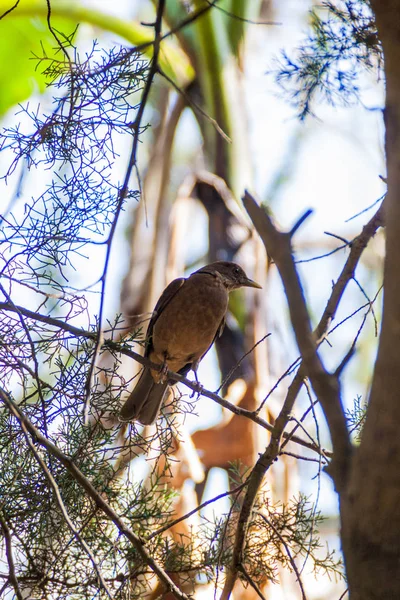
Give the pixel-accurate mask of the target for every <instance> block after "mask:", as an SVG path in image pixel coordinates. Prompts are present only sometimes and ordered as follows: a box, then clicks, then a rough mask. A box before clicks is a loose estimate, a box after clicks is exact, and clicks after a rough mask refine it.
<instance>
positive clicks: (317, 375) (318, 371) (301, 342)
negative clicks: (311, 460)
mask: <svg viewBox="0 0 400 600" xmlns="http://www.w3.org/2000/svg"><path fill="white" fill-rule="evenodd" d="M243 204H244V206H245V208H246V210H247V212H248V214H249V216H250V218H251V220H252V221H253V224H254V226H255V228H256V229H257V231H258V233H259V235H260V237H261V239H262V241H263V243H264V246H265V248H266V250H267V253H268V255H269V256H270V257H271V258H272V259H273V260H274V262H275V264H276V266H277V268H278V270H279V273H280V276H281V279H282V283H283V286H284V289H285V294H286V297H287V301H288V305H289V311H290V318H291V321H292V326H293V330H294V333H295V336H296V341H297V345H298V347H299V350H300V353H301V356H302V360H303V363H304V369H305V374H306V375H307V376H308V377H309V379H310V381H311V385H312V387H313V389H314V392H315V394H316V396H317V398H318V400H319V401H320V403H321V406H322V409H323V411H324V414H325V418H326V420H327V423H328V427H329V431H330V435H331V438H332V445H333V460H332V464H331V468H330V473H331V475H332V478H333V479H334V482H335V486H336V489H337V490H338V491H339V492H340V491H341V490H342V489H343V487H344V485H345V481H346V476H347V468H348V458H349V456H350V454H351V442H350V437H349V433H348V431H347V425H346V418H345V415H344V411H343V407H342V403H341V398H340V388H339V381H338V379H337V377H335V376H334V375H332V374H330V373H328V372H327V371H326V369H325V367H324V365H323V363H322V360H321V358H320V356H319V354H318V351H317V344H316V341H315V337H314V335H313V333H312V331H311V325H310V319H309V315H308V310H307V306H306V301H305V298H304V295H303V290H302V287H301V283H300V279H299V276H298V273H297V270H296V267H295V263H294V260H293V256H292V247H291V237H290V234H287V233H281V232H279V231H278V230H277V229H276V227H275V226H274V224H273V223H272V220H271V218H270V217H269V215H268V214H267V212H266V211H265V210H264V209H263V208H262V207H261V206H259V205H258V204H257V202H256V201H255V199H254V198H253V197H252V196H251V195H250V194H249V192H245V195H244V197H243ZM355 264H356V263H355ZM355 264H354V266H353V271H351V273H353V272H354V268H355ZM351 276H352V275H351ZM347 277H348V279H349V278H350V275H347ZM344 287H345V286H344ZM344 287H342V288H341V293H338V294H337V295H336V296H335V299H334V301H332V304H333V306H334V307H335V309H336V308H337V304H338V302H339V300H340V298H341V295H342V294H343V291H344ZM329 318H330V316H329V313H328V314H327V317H326V321H327V322H329Z"/></svg>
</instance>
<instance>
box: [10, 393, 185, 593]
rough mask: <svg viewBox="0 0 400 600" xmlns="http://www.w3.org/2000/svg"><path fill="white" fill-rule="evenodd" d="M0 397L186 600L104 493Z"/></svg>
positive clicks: (15, 407)
mask: <svg viewBox="0 0 400 600" xmlns="http://www.w3.org/2000/svg"><path fill="white" fill-rule="evenodd" d="M0 400H1V401H2V402H3V404H5V405H6V407H7V408H8V410H9V411H10V413H11V414H12V415H14V416H15V417H16V418H17V419H18V421H19V422H20V423H21V425H24V426H25V428H26V430H27V431H28V432H29V434H30V435H31V436H32V437H33V438H34V440H35V441H36V442H37V443H38V444H40V445H41V446H42V447H43V448H45V449H46V450H47V452H48V453H49V454H50V455H51V456H53V457H54V458H55V459H56V460H58V461H59V462H60V463H61V464H62V465H64V467H65V468H66V469H67V471H68V472H69V473H70V474H71V476H72V477H73V478H74V479H75V481H76V482H77V483H79V485H80V486H82V488H83V489H84V490H85V491H86V493H87V494H88V496H90V498H92V500H93V501H94V502H95V503H96V505H97V506H98V507H99V508H100V509H101V510H102V511H103V512H104V514H106V515H107V516H108V517H109V519H111V521H112V522H113V523H114V525H115V526H116V527H117V528H118V530H119V532H120V533H121V535H123V536H125V537H126V538H127V539H128V540H129V542H130V543H131V544H132V546H133V547H134V548H135V549H136V550H137V552H138V553H139V555H140V556H141V558H142V560H143V562H144V563H146V565H147V566H148V567H149V568H150V569H151V570H152V571H153V572H154V573H155V574H156V575H157V577H158V578H159V580H160V581H161V582H162V583H163V584H164V586H165V587H166V589H167V590H168V591H170V592H171V593H172V594H173V595H174V596H175V598H178V600H189V598H188V596H187V595H186V594H184V593H183V592H182V591H181V590H180V589H179V588H178V587H177V586H176V585H175V583H174V582H173V581H172V579H171V578H170V577H169V576H168V575H167V573H166V572H165V571H164V569H163V568H162V567H161V566H160V565H159V564H158V563H157V562H156V561H155V560H154V559H153V557H152V556H151V555H150V554H149V552H148V550H147V549H146V547H145V545H144V543H143V542H142V540H141V539H140V538H139V537H138V536H137V535H136V534H135V533H134V532H133V531H132V530H131V529H130V528H129V527H128V526H127V525H125V523H124V521H123V520H122V519H121V518H120V517H119V515H118V514H117V513H116V512H115V511H114V509H113V508H111V506H110V505H109V504H108V503H107V502H106V501H105V500H104V498H103V496H102V495H101V494H100V493H99V492H98V491H97V490H96V488H95V487H94V486H93V484H92V483H91V481H90V480H89V479H88V478H87V477H86V476H85V475H84V474H83V473H82V471H81V470H80V469H78V467H77V466H76V465H75V464H74V462H73V461H72V460H71V458H70V457H69V456H67V455H66V454H64V453H63V452H62V451H61V450H60V449H59V448H58V447H57V446H56V445H55V444H53V443H52V442H50V441H49V440H48V439H47V438H45V437H44V436H43V435H42V434H41V433H40V431H39V430H38V429H37V428H36V427H35V426H34V425H33V423H32V422H31V421H30V420H29V419H28V418H27V417H26V416H25V415H24V413H23V412H22V411H21V410H20V409H19V407H18V406H17V405H16V404H15V402H14V401H13V400H11V398H10V397H9V396H8V394H7V393H6V392H5V391H4V390H3V389H1V388H0Z"/></svg>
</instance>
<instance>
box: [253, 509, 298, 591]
mask: <svg viewBox="0 0 400 600" xmlns="http://www.w3.org/2000/svg"><path fill="white" fill-rule="evenodd" d="M257 514H258V516H259V517H261V518H262V519H263V521H265V522H266V523H267V525H268V526H269V527H271V529H272V531H273V532H274V533H275V535H276V536H277V537H278V538H279V541H280V542H281V544H282V546H283V547H284V548H285V550H286V554H287V555H288V559H289V562H290V564H291V565H292V569H293V571H294V572H295V573H296V577H297V581H298V584H299V587H300V590H301V597H302V600H307V597H306V593H305V591H304V586H303V582H302V581H301V575H300V572H299V569H298V568H297V565H296V562H295V560H294V558H293V556H292V553H291V552H290V548H289V546H288V544H287V542H286V541H285V540H284V538H283V537H282V535H281V534H280V533H279V531H278V530H277V528H276V527H275V525H274V524H273V523H272V521H270V520H269V519H267V517H266V516H265V515H263V514H262V513H260V512H258V513H257Z"/></svg>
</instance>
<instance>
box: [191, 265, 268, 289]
mask: <svg viewBox="0 0 400 600" xmlns="http://www.w3.org/2000/svg"><path fill="white" fill-rule="evenodd" d="M197 272H198V273H209V274H210V275H214V277H218V278H220V279H221V280H222V282H223V284H224V286H225V287H226V289H227V290H228V292H230V291H232V290H236V289H238V288H241V287H252V288H258V289H261V285H259V284H258V283H256V282H255V281H253V280H252V279H249V277H247V275H246V273H245V272H244V271H243V269H242V267H240V266H239V265H237V264H236V263H233V262H229V261H225V260H220V261H218V262H214V263H211V264H210V265H206V266H205V267H202V268H201V269H199V270H198V271H197Z"/></svg>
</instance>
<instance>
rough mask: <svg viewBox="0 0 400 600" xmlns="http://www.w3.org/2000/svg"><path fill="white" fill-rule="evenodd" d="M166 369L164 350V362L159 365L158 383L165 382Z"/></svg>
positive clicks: (167, 369)
mask: <svg viewBox="0 0 400 600" xmlns="http://www.w3.org/2000/svg"><path fill="white" fill-rule="evenodd" d="M168 371H169V368H168V363H167V353H166V352H164V362H163V363H162V364H161V365H160V371H159V381H158V383H164V382H165V380H166V379H167V375H168Z"/></svg>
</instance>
